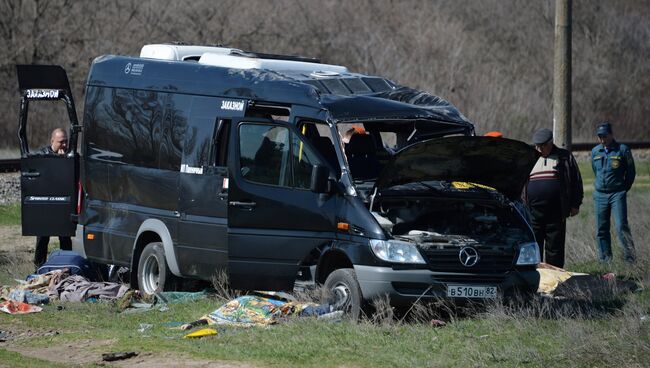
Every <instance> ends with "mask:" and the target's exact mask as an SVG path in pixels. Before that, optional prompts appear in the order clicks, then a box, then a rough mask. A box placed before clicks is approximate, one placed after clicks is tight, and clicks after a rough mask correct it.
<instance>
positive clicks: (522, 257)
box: [517, 243, 540, 266]
mask: <svg viewBox="0 0 650 368" xmlns="http://www.w3.org/2000/svg"><path fill="white" fill-rule="evenodd" d="M539 262H540V255H539V246H538V245H537V243H524V244H521V245H519V258H517V265H518V266H524V265H536V264H538V263H539Z"/></svg>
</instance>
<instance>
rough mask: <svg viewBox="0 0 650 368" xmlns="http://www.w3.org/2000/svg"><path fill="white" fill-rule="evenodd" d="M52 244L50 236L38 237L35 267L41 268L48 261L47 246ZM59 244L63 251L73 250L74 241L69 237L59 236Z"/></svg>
mask: <svg viewBox="0 0 650 368" xmlns="http://www.w3.org/2000/svg"><path fill="white" fill-rule="evenodd" d="M49 243H50V237H49V236H38V237H36V251H34V265H35V266H36V268H39V267H41V266H42V265H43V263H45V261H46V260H47V246H48V244H49ZM59 244H60V247H61V249H63V250H72V240H71V239H70V237H69V236H59Z"/></svg>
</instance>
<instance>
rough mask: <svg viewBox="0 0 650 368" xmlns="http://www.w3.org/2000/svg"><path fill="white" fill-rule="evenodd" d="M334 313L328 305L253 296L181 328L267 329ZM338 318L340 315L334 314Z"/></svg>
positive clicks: (227, 305) (242, 297)
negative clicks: (293, 319)
mask: <svg viewBox="0 0 650 368" xmlns="http://www.w3.org/2000/svg"><path fill="white" fill-rule="evenodd" d="M336 312H341V311H333V310H332V307H331V306H330V305H329V304H315V303H300V302H296V301H289V302H287V301H283V300H276V299H271V298H265V297H261V296H256V295H245V296H240V297H238V298H236V299H233V300H231V301H229V302H228V303H226V304H224V305H222V306H221V307H219V308H218V309H217V310H215V311H214V312H212V313H210V314H207V315H205V316H203V317H201V318H200V319H198V320H196V321H194V322H190V323H186V324H184V325H182V326H181V329H183V330H189V329H192V328H194V327H196V326H200V325H206V324H207V325H230V326H240V327H250V326H268V325H271V324H274V323H277V322H278V321H279V320H281V319H282V318H286V317H290V316H301V317H307V316H314V317H318V316H323V317H324V316H325V315H327V314H330V313H336ZM336 315H337V316H338V317H339V318H340V316H341V315H342V313H336Z"/></svg>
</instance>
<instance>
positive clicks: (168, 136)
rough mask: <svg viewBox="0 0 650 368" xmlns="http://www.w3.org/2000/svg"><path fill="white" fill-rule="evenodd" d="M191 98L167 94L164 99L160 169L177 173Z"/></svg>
mask: <svg viewBox="0 0 650 368" xmlns="http://www.w3.org/2000/svg"><path fill="white" fill-rule="evenodd" d="M191 105H192V96H188V95H181V94H172V93H169V94H167V96H166V97H165V116H164V118H163V132H164V134H163V137H162V142H161V145H160V168H161V169H167V170H173V171H179V170H180V168H181V157H182V155H183V141H184V140H185V132H186V130H187V123H188V116H189V112H190V107H191Z"/></svg>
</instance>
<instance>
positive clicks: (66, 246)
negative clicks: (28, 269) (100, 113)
mask: <svg viewBox="0 0 650 368" xmlns="http://www.w3.org/2000/svg"><path fill="white" fill-rule="evenodd" d="M67 147H68V136H67V134H66V133H65V130H63V129H61V128H56V129H54V130H53V131H52V135H51V136H50V144H49V145H47V146H45V147H43V148H41V149H40V150H38V152H37V154H39V155H64V154H65V153H66V150H67ZM49 243H50V237H49V236H38V237H36V250H35V251H34V265H35V266H36V268H38V267H40V266H41V265H42V264H43V263H45V261H46V260H47V246H48V244H49ZM59 244H60V247H61V249H63V250H72V240H71V239H70V237H69V236H59Z"/></svg>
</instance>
